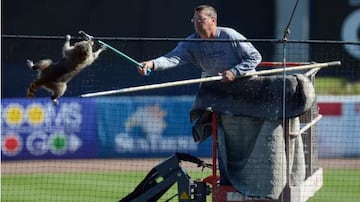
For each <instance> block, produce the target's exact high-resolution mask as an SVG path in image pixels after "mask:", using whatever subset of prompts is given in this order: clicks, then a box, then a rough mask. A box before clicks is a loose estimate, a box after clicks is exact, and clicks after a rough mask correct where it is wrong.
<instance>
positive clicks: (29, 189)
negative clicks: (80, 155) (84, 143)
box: [1, 169, 360, 202]
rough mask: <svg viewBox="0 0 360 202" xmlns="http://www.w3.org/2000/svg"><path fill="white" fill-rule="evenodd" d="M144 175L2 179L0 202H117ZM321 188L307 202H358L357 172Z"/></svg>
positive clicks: (335, 175)
mask: <svg viewBox="0 0 360 202" xmlns="http://www.w3.org/2000/svg"><path fill="white" fill-rule="evenodd" d="M189 174H190V176H191V177H192V178H193V179H196V178H202V177H205V176H207V175H209V173H201V172H199V171H197V172H189ZM145 175H146V173H145V172H139V171H136V172H135V171H126V172H109V173H64V174H59V173H58V174H19V175H5V176H4V175H3V176H2V178H1V201H3V202H5V201H6V202H16V201H37V202H39V201H44V202H47V201H52V202H54V201H64V202H65V201H86V202H89V201H94V202H95V201H96V202H102V201H104V202H105V201H117V200H119V199H120V198H122V197H124V196H125V195H127V194H128V193H130V192H131V191H132V190H133V189H134V188H135V186H136V185H137V184H138V183H139V182H140V181H141V180H142V179H143V177H144V176H145ZM323 184H324V185H323V187H322V188H321V190H320V191H319V192H317V193H316V195H315V196H314V197H313V198H311V199H310V202H323V201H324V202H325V201H326V202H339V201H343V202H357V201H359V198H360V169H356V170H335V169H325V170H324V182H323ZM176 189H177V188H176V187H173V188H172V189H171V190H169V192H168V193H166V195H164V196H163V199H164V200H165V199H168V198H170V197H171V196H173V195H174V194H175V193H176ZM209 198H210V197H209ZM172 201H177V199H176V198H175V199H173V200H172Z"/></svg>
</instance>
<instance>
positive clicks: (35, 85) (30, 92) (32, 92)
mask: <svg viewBox="0 0 360 202" xmlns="http://www.w3.org/2000/svg"><path fill="white" fill-rule="evenodd" d="M40 86H41V84H40V82H39V81H38V80H36V81H34V82H32V83H31V84H30V86H29V88H28V89H27V91H26V94H27V97H29V98H33V97H35V92H36V90H37V89H38V88H39V87H40Z"/></svg>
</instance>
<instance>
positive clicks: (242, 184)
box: [138, 5, 285, 198]
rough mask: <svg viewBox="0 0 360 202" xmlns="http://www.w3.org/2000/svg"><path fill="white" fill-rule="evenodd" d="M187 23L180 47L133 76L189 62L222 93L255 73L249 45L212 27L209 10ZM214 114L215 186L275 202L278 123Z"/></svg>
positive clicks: (279, 169)
mask: <svg viewBox="0 0 360 202" xmlns="http://www.w3.org/2000/svg"><path fill="white" fill-rule="evenodd" d="M192 22H193V23H194V28H195V33H194V34H192V35H190V36H188V37H187V39H188V40H185V41H183V42H180V43H179V44H178V45H177V46H176V48H175V49H173V50H172V51H170V52H169V53H167V54H165V55H164V56H161V57H158V58H156V59H153V60H149V61H144V62H142V63H141V64H142V65H143V68H140V67H139V68H138V71H139V73H140V74H142V75H146V73H147V71H148V69H150V70H151V71H158V70H166V69H169V68H173V67H176V66H180V65H183V64H186V63H192V64H194V65H196V66H199V67H200V68H201V69H202V76H203V77H209V76H217V75H221V76H222V79H221V81H222V82H221V83H222V84H224V85H226V86H224V85H222V86H223V87H224V88H227V89H228V90H227V91H232V89H235V91H236V89H239V88H243V89H244V88H246V87H244V86H239V88H237V84H236V83H238V82H239V80H240V81H241V79H237V78H239V77H241V76H242V75H244V74H245V73H247V72H254V71H255V68H256V66H257V65H258V64H259V63H260V62H261V59H262V57H261V55H260V53H259V52H258V51H257V50H256V49H255V48H254V46H253V45H252V44H251V43H249V42H242V41H241V40H245V39H246V38H245V37H244V36H243V35H241V34H240V33H238V32H237V31H235V30H234V29H232V28H226V27H218V26H217V13H216V10H215V9H214V8H213V7H211V6H208V5H201V6H198V7H196V8H195V9H194V16H193V18H192ZM196 39H204V40H199V41H197V40H196ZM227 40H229V41H227ZM236 79H237V80H236ZM233 84H234V85H233ZM228 85H229V86H228ZM203 86H205V85H203ZM219 86H220V85H219ZM234 86H235V87H236V88H233V87H234ZM221 91H223V89H221ZM248 91H251V89H248ZM199 92H200V90H199ZM229 93H231V92H229ZM231 96H232V95H230V96H229V97H231ZM260 96H262V95H260ZM208 97H209V96H208ZM210 97H211V95H210ZM255 99H257V98H255ZM210 104H213V103H210ZM225 105H226V104H225ZM239 107H241V106H233V105H232V106H230V108H239ZM255 108H256V107H255ZM218 114H219V118H218V154H219V169H220V177H221V179H220V184H222V185H228V184H231V185H233V186H234V187H235V188H236V190H237V191H239V192H241V193H243V194H245V195H247V196H255V197H266V198H277V197H278V196H279V194H280V193H281V191H282V188H283V187H284V183H285V181H284V179H285V178H283V176H284V172H283V171H284V170H285V167H284V165H285V164H283V163H279V161H282V159H284V158H285V157H284V152H283V150H282V148H283V147H284V146H283V145H282V144H281V145H280V146H279V147H277V146H278V145H277V144H272V143H271V142H276V143H277V142H283V139H282V133H281V132H277V133H274V132H273V131H279V130H276V129H277V128H279V127H278V126H279V124H281V121H276V122H275V123H273V122H268V121H264V119H263V118H261V117H260V118H254V117H248V116H233V115H231V114H227V113H221V112H220V113H218ZM268 142H270V144H268ZM259 143H260V144H259ZM268 151H271V152H268ZM272 159H275V161H273V160H272ZM274 165H275V169H274V168H273V167H274ZM277 165H278V166H277ZM279 176H280V177H279ZM273 179H275V180H273Z"/></svg>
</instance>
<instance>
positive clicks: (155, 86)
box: [80, 61, 341, 97]
mask: <svg viewBox="0 0 360 202" xmlns="http://www.w3.org/2000/svg"><path fill="white" fill-rule="evenodd" d="M339 65H341V62H340V61H334V62H326V63H314V64H309V65H301V66H296V67H289V68H286V69H282V68H279V69H270V70H263V71H257V72H249V73H246V74H245V75H243V76H241V77H249V76H256V75H267V74H275V73H280V72H284V71H285V72H289V71H297V70H305V69H312V68H324V67H330V66H339ZM221 79H222V76H212V77H205V78H199V79H188V80H181V81H172V82H165V83H159V84H150V85H145V86H136V87H129V88H122V89H118V90H109V91H101V92H95V93H86V94H82V95H81V96H80V97H96V96H104V95H111V94H120V93H129V92H136V91H142V90H152V89H158V88H166V87H172V86H180V85H188V84H194V83H205V82H211V81H219V80H221Z"/></svg>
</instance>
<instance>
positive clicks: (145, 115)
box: [97, 96, 211, 157]
mask: <svg viewBox="0 0 360 202" xmlns="http://www.w3.org/2000/svg"><path fill="white" fill-rule="evenodd" d="M192 102H193V97H187V96H184V97H183V96H179V97H113V98H101V99H98V100H97V123H98V127H97V128H98V137H99V144H100V147H101V148H100V156H102V157H160V156H169V155H171V154H173V153H175V152H186V153H189V154H193V155H197V156H211V144H210V141H208V142H204V143H202V144H201V145H198V144H196V143H195V142H194V140H193V137H192V128H191V123H190V119H189V110H190V108H191V105H192Z"/></svg>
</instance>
